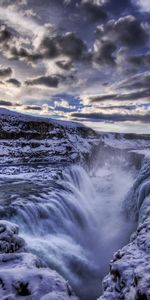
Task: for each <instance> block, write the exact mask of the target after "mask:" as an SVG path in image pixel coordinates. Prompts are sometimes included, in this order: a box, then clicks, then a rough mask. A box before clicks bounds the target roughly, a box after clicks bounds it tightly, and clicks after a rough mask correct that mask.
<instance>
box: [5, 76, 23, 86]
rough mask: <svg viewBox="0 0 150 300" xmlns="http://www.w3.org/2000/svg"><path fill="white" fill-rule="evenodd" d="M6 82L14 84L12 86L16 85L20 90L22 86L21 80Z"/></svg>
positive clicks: (12, 79)
mask: <svg viewBox="0 0 150 300" xmlns="http://www.w3.org/2000/svg"><path fill="white" fill-rule="evenodd" d="M6 82H7V83H10V84H12V85H14V86H16V87H18V88H19V87H20V86H21V82H20V81H19V80H17V79H15V78H10V79H8V80H7V81H6Z"/></svg>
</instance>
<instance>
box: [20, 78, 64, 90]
mask: <svg viewBox="0 0 150 300" xmlns="http://www.w3.org/2000/svg"><path fill="white" fill-rule="evenodd" d="M25 83H26V85H28V86H34V85H35V86H36V85H43V86H46V87H49V88H57V87H58V84H59V79H58V78H57V77H55V76H40V77H37V78H33V79H30V80H26V81H25Z"/></svg>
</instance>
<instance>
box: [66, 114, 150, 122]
mask: <svg viewBox="0 0 150 300" xmlns="http://www.w3.org/2000/svg"><path fill="white" fill-rule="evenodd" d="M71 116H72V117H74V118H79V119H80V118H82V119H87V120H94V121H99V122H100V121H107V122H126V121H133V122H136V121H139V122H143V123H149V122H150V113H149V112H148V113H146V114H121V113H109V114H105V113H72V114H71Z"/></svg>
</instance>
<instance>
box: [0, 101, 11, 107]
mask: <svg viewBox="0 0 150 300" xmlns="http://www.w3.org/2000/svg"><path fill="white" fill-rule="evenodd" d="M0 106H13V103H12V102H10V101H5V100H0Z"/></svg>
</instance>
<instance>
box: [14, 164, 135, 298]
mask: <svg viewBox="0 0 150 300" xmlns="http://www.w3.org/2000/svg"><path fill="white" fill-rule="evenodd" d="M133 177H134V176H133V173H132V172H131V171H129V170H128V168H126V165H125V161H124V160H119V159H115V160H114V161H112V160H111V161H107V162H106V163H105V164H104V165H103V167H101V168H98V167H97V169H96V170H95V171H93V172H92V174H87V172H86V171H85V170H84V169H83V168H82V167H80V166H74V167H70V168H68V169H66V170H65V171H64V172H63V175H62V177H61V178H59V180H57V181H56V182H50V183H49V188H47V189H46V191H45V190H44V192H43V191H42V189H41V191H39V196H38V197H35V196H33V197H32V195H30V199H25V200H24V201H23V202H22V201H20V202H19V205H18V204H17V206H16V211H17V213H16V214H15V217H13V220H14V221H15V222H17V223H18V224H19V225H20V228H21V233H22V236H23V237H24V238H25V240H26V242H27V244H28V247H29V248H30V249H31V250H32V252H35V253H36V254H38V255H39V256H40V257H41V258H42V259H43V260H44V261H45V263H46V264H47V265H48V266H50V267H51V268H54V269H55V270H57V271H58V272H59V273H60V274H62V275H63V276H64V277H65V278H66V279H67V280H68V281H69V282H70V284H71V286H72V287H73V288H74V290H75V292H76V294H77V295H79V296H80V298H81V299H83V300H95V299H97V297H98V296H99V295H100V293H101V280H102V278H103V277H104V275H105V274H106V273H107V272H108V266H109V261H110V259H111V258H112V255H113V253H114V252H115V251H116V250H118V249H119V248H120V247H122V246H123V245H124V244H125V243H126V242H127V240H128V238H129V235H130V232H131V230H132V228H133V227H132V226H133V224H129V222H127V221H126V220H125V218H124V216H123V213H122V209H121V208H122V201H123V199H124V197H125V195H126V193H127V192H128V190H129V189H130V187H131V186H132V183H133Z"/></svg>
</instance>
